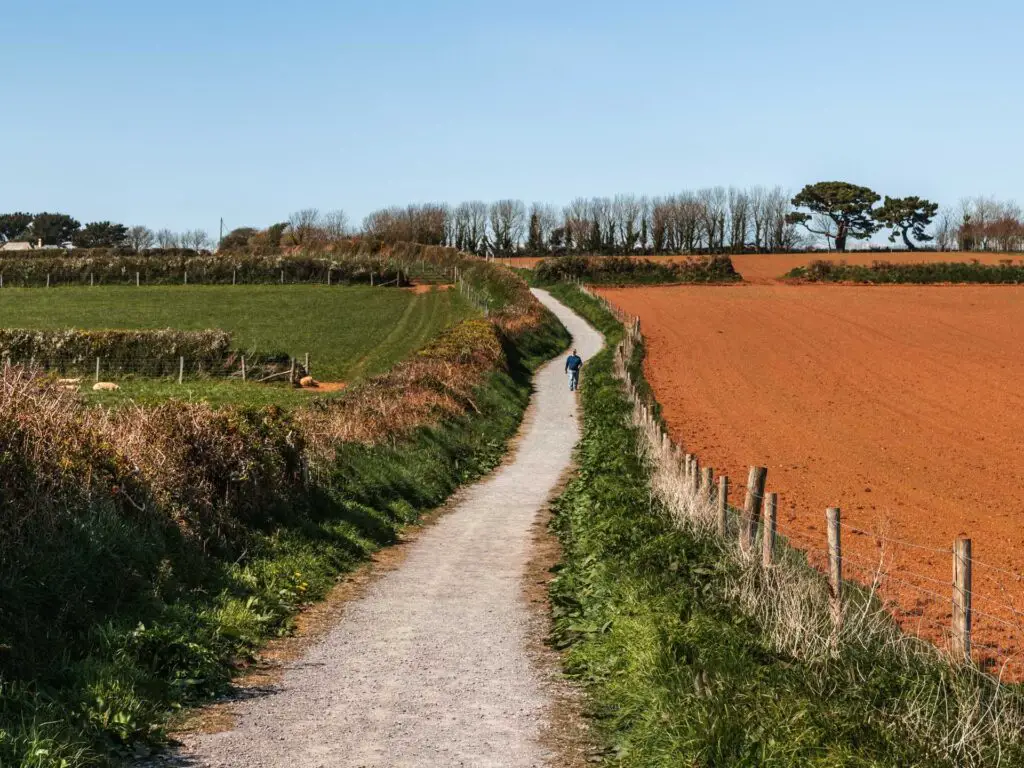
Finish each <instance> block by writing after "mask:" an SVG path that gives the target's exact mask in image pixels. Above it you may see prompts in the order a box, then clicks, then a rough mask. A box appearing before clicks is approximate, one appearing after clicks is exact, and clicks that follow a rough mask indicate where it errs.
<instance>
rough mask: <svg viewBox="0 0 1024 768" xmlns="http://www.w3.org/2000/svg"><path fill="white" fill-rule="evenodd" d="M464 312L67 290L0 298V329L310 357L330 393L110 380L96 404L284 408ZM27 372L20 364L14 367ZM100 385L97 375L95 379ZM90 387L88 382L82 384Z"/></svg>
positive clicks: (336, 291) (333, 296)
mask: <svg viewBox="0 0 1024 768" xmlns="http://www.w3.org/2000/svg"><path fill="white" fill-rule="evenodd" d="M470 312H471V308H470V306H469V304H468V303H467V302H466V301H464V300H463V299H462V297H461V296H460V295H459V293H458V292H457V291H445V290H440V289H434V288H427V287H424V286H420V287H418V288H416V289H398V288H369V287H365V286H351V287H348V286H345V287H342V286H335V287H330V288H329V287H327V286H323V285H307V284H297V285H238V286H232V285H194V286H143V287H135V286H96V287H88V286H69V287H59V288H3V289H2V290H0V327H5V328H39V329H56V328H69V327H72V328H82V329H110V328H116V329H136V328H176V329H182V330H201V329H206V328H219V329H222V330H225V331H229V332H230V333H231V334H232V346H233V347H234V348H236V349H238V350H241V351H243V352H245V353H246V354H253V355H255V354H277V353H284V354H287V355H291V356H294V357H296V358H297V359H298V360H299V361H300V362H302V361H303V360H304V356H305V354H306V353H307V352H308V353H309V355H310V370H311V371H312V374H313V376H314V378H316V379H317V380H318V381H321V382H323V383H329V384H332V385H333V386H328V387H324V389H322V390H309V391H296V390H292V389H290V388H287V387H284V386H273V385H269V384H258V383H254V382H248V383H245V384H243V383H242V382H241V381H234V380H223V379H194V380H186V381H185V382H184V383H183V384H182V385H178V383H177V382H176V381H172V380H168V379H144V378H133V377H129V378H127V379H122V378H117V377H115V378H114V379H113V380H114V381H115V382H117V383H118V384H119V386H120V387H121V389H120V390H119V391H118V392H117V393H116V394H109V393H105V394H93V393H92V392H91V391H89V388H88V387H87V386H83V388H82V389H83V391H89V395H90V397H96V398H97V399H99V400H103V401H104V402H116V401H118V400H122V399H126V398H132V399H136V400H139V401H143V402H146V401H156V400H161V399H164V398H166V397H170V396H175V397H186V398H193V399H206V400H209V401H210V402H213V403H221V402H235V401H243V402H247V403H250V404H253V405H261V404H265V403H271V402H273V403H280V404H290V403H293V402H300V401H305V400H308V398H309V396H310V394H311V393H317V392H323V391H325V390H327V391H334V392H336V391H339V389H340V386H341V383H342V382H344V383H350V382H353V381H355V380H358V379H360V378H364V377H366V376H372V375H375V374H378V373H381V372H383V371H385V370H387V369H388V368H390V367H391V366H392V365H393V364H394V363H396V362H398V361H399V360H401V359H402V358H404V357H406V356H408V355H409V354H410V353H412V352H413V351H415V350H416V349H418V348H420V347H422V346H423V345H425V344H426V343H427V342H429V341H430V340H431V339H433V338H434V337H435V336H436V335H437V334H439V333H440V332H441V331H442V330H444V329H445V328H447V327H450V326H451V325H454V324H455V323H456V322H458V321H459V320H461V319H463V318H465V317H467V316H468V315H469V314H470ZM14 362H24V361H14ZM101 378H102V375H101ZM86 383H87V384H91V383H92V378H91V377H90V378H88V379H87V380H86Z"/></svg>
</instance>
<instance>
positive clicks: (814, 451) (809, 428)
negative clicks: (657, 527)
mask: <svg viewBox="0 0 1024 768" xmlns="http://www.w3.org/2000/svg"><path fill="white" fill-rule="evenodd" d="M600 293H601V294H602V295H603V296H605V297H607V298H608V299H609V300H610V301H612V303H614V304H615V305H617V306H619V307H621V308H622V309H623V310H625V311H626V312H628V313H630V314H634V315H637V316H639V317H640V322H641V327H642V328H643V331H644V336H645V338H646V341H647V348H648V357H647V360H646V363H645V366H646V373H647V377H648V380H649V381H650V382H651V384H652V386H653V388H654V392H655V395H656V396H657V398H658V401H659V402H660V403H661V404H662V406H663V408H664V416H665V419H666V422H667V424H668V427H669V430H670V432H671V433H672V435H673V437H675V438H676V439H677V440H678V441H679V442H680V443H682V444H683V445H685V446H686V450H687V451H690V452H693V453H695V454H696V455H697V456H698V457H699V459H700V461H701V462H702V463H703V464H704V465H705V466H710V467H713V468H714V469H715V471H716V474H726V475H728V476H729V478H730V481H731V484H732V486H733V487H734V488H737V489H740V490H739V491H738V492H737V495H736V502H737V503H742V499H743V491H742V489H743V487H744V486H745V483H746V477H747V468H748V467H749V466H751V465H761V466H765V467H768V490H769V491H776V492H778V493H779V497H780V498H779V511H778V514H779V527H780V530H781V531H782V532H783V533H784V534H785V535H786V536H787V537H789V538H790V540H792V541H793V542H794V543H795V544H797V545H798V546H800V547H801V548H806V549H807V550H808V551H811V552H812V553H813V557H812V559H814V558H817V560H816V562H818V563H819V564H821V563H822V562H823V560H822V559H821V557H822V556H821V554H820V553H821V552H822V551H823V550H824V549H825V546H826V544H825V542H826V534H825V509H826V507H830V506H839V507H841V508H842V513H843V518H844V520H845V522H846V523H847V524H849V525H850V526H852V527H853V528H855V529H857V531H861V532H868V535H865V534H864V533H858V532H854V531H848V532H846V533H844V534H843V544H842V545H843V551H844V556H846V555H848V556H849V557H848V565H847V563H846V562H845V561H844V568H847V569H848V572H849V577H850V578H854V579H860V580H863V581H870V580H871V576H872V569H873V568H875V567H877V566H878V565H879V564H880V563H881V564H882V566H883V568H884V569H885V571H886V572H887V573H888V574H890V576H891V578H890V579H889V580H886V581H883V586H882V588H881V593H882V595H883V596H884V597H885V598H886V599H887V600H888V599H892V600H895V601H897V603H898V605H899V607H900V609H899V610H897V616H898V618H899V619H900V621H901V624H902V625H903V626H904V627H905V628H906V629H907V630H908V631H911V632H919V633H921V634H923V635H925V636H927V637H929V639H940V638H941V637H942V632H943V630H944V629H945V628H946V627H948V614H949V610H950V608H949V606H950V595H951V593H950V588H949V587H948V585H949V583H950V573H951V569H952V560H951V555H949V554H947V553H946V551H947V550H949V549H951V547H952V544H953V541H954V539H955V538H956V537H957V535H959V534H961V533H963V534H966V535H968V536H970V537H971V538H972V539H973V545H974V552H973V554H974V557H975V558H976V563H975V568H974V573H975V577H974V578H975V583H974V597H973V599H974V606H975V611H976V614H975V640H976V642H977V643H978V644H979V645H981V644H991V645H994V646H997V647H998V648H999V649H1001V650H1000V652H999V653H1000V654H1001V656H1000V657H1005V655H1006V654H1007V653H1010V652H1013V653H1017V652H1020V651H1022V650H1024V625H1022V624H1021V622H1020V614H1019V613H1018V612H1017V609H1019V607H1020V606H1024V580H1021V579H1019V578H1016V577H1014V576H1013V575H1012V574H1015V573H1021V572H1024V527H1022V525H1021V524H1022V522H1024V465H1022V463H1021V434H1022V433H1024V388H1022V386H1021V382H1022V381H1024V346H1022V345H1021V344H1020V343H1018V342H1016V341H1015V333H1016V332H1015V329H1017V328H1021V327H1022V326H1024V288H1020V287H1015V286H896V287H874V286H840V285H829V286H819V285H784V284H775V285H739V286H735V287H689V286H672V287H670V286H665V287H658V288H615V289H601V290H600ZM878 535H881V536H885V537H886V538H887V539H891V540H898V541H906V542H910V543H912V544H913V546H904V545H901V544H898V543H894V542H893V541H886V540H883V539H880V538H877V536H878ZM982 563H984V564H986V565H985V566H983V565H982ZM988 566H994V568H992V567H988ZM995 569H1001V570H995ZM936 595H938V596H937V597H936ZM1010 673H1011V674H1012V675H1013V676H1014V677H1015V678H1017V679H1021V678H1024V663H1022V662H1020V661H1019V660H1018V661H1017V662H1015V664H1014V668H1013V669H1012V670H1010Z"/></svg>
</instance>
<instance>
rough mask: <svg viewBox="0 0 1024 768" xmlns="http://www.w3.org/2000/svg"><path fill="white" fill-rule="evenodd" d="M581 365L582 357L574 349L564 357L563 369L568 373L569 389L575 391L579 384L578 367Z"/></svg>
mask: <svg viewBox="0 0 1024 768" xmlns="http://www.w3.org/2000/svg"><path fill="white" fill-rule="evenodd" d="M582 367H583V358H582V357H580V356H579V355H577V354H576V350H575V349H574V350H573V351H572V354H571V355H569V357H567V358H566V359H565V371H566V373H568V374H569V391H570V392H575V391H576V388H577V387H578V386H579V385H580V368H582Z"/></svg>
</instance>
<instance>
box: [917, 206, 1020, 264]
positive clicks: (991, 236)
mask: <svg viewBox="0 0 1024 768" xmlns="http://www.w3.org/2000/svg"><path fill="white" fill-rule="evenodd" d="M935 246H936V247H937V248H938V249H939V250H940V251H953V250H959V251H1022V250H1024V215H1022V211H1021V207H1020V206H1019V205H1018V204H1017V203H1015V202H1014V201H1012V200H1005V201H1003V200H996V199H994V198H991V197H975V198H964V199H963V200H961V201H960V202H959V203H958V204H957V205H956V206H955V207H953V208H946V209H944V210H943V211H941V212H940V213H939V217H938V219H936V221H935Z"/></svg>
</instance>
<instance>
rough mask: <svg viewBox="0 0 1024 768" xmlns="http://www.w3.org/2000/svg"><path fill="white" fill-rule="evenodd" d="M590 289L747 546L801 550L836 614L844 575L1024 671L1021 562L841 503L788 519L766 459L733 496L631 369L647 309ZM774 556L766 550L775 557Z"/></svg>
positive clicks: (902, 613) (900, 611) (925, 634)
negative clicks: (733, 501) (894, 527)
mask: <svg viewBox="0 0 1024 768" xmlns="http://www.w3.org/2000/svg"><path fill="white" fill-rule="evenodd" d="M581 290H583V291H584V292H585V293H587V294H588V295H590V296H591V297H593V298H595V299H596V300H598V301H600V302H601V303H602V304H603V306H604V307H605V308H606V309H608V310H609V311H610V312H612V313H613V314H614V315H615V316H616V317H617V318H618V319H619V320H620V322H622V323H623V325H624V326H625V328H626V338H625V340H624V342H623V344H622V345H621V346H620V348H619V349H618V350H617V351H616V355H617V362H616V366H617V370H618V371H619V373H620V375H621V377H622V378H624V380H625V381H626V384H627V389H628V391H629V392H630V394H631V397H632V398H633V399H634V402H636V403H637V408H638V411H639V413H640V420H641V421H642V422H644V423H645V424H646V426H647V427H648V428H649V429H650V430H651V431H652V432H653V433H655V434H657V435H659V437H657V438H656V439H655V442H661V443H663V452H666V455H670V456H676V457H677V460H678V461H679V462H680V464H681V472H682V474H683V476H684V478H685V480H684V482H685V483H687V484H690V483H692V488H693V489H694V490H697V489H698V488H704V489H705V491H706V493H707V494H708V495H709V497H715V496H717V497H718V498H719V502H718V503H719V506H720V507H721V508H722V510H723V511H722V513H721V514H722V516H723V521H722V523H721V524H720V525H719V530H720V532H722V533H723V534H725V532H726V531H731V532H735V533H736V534H737V535H738V538H739V542H738V543H739V546H740V547H741V548H744V547H746V548H749V549H754V548H756V546H757V544H758V542H760V543H761V545H762V546H766V545H764V542H765V541H766V540H769V541H771V542H772V543H771V545H770V548H771V549H772V551H773V552H774V551H775V547H776V543H775V542H776V541H780V542H781V544H782V545H784V546H786V547H787V548H791V549H792V551H795V552H799V553H800V556H801V557H803V558H805V559H806V562H807V563H808V564H809V565H810V566H812V567H813V568H815V569H816V570H818V571H819V572H820V573H822V574H823V575H824V576H825V577H826V579H827V580H828V581H829V589H830V594H831V596H832V599H833V600H834V601H836V602H837V605H836V606H834V609H835V612H836V615H841V613H842V610H843V607H842V604H841V603H842V599H843V598H842V596H843V594H844V589H843V585H844V583H848V584H849V585H850V586H851V587H856V588H863V589H866V590H868V591H869V593H870V594H871V595H872V597H873V599H876V600H878V602H879V604H880V605H882V606H883V607H884V608H885V610H886V611H888V613H889V614H890V615H891V616H892V618H893V620H894V621H896V623H897V624H898V625H899V627H900V628H901V629H902V630H903V631H904V632H907V633H909V634H912V635H914V636H916V637H919V638H921V639H922V640H926V641H928V642H930V643H933V644H935V645H937V646H938V647H939V648H941V649H943V650H945V651H946V652H947V653H948V654H949V657H950V659H951V660H952V661H953V662H954V663H960V662H969V663H972V664H974V665H976V666H977V667H978V668H980V669H982V670H984V671H987V672H991V673H993V674H995V675H998V676H999V677H1000V678H1001V679H1004V680H1011V681H1015V682H1017V681H1024V573H1022V572H1021V571H1018V570H1016V569H1014V568H1013V567H1012V563H1000V564H995V563H992V562H987V561H985V560H982V559H978V558H975V557H974V553H973V542H972V539H971V538H970V537H969V536H966V535H961V536H959V537H957V538H956V540H955V541H953V542H951V545H950V546H937V545H936V544H935V543H934V542H928V541H915V540H912V539H910V538H908V537H905V536H892V535H889V532H888V531H887V530H884V529H882V528H879V529H878V530H872V529H869V528H866V527H864V526H862V525H854V524H851V523H849V522H846V521H845V520H844V519H843V517H842V513H841V510H840V508H832V509H830V510H828V511H827V512H826V514H823V515H821V516H820V517H819V516H817V515H814V516H806V515H799V514H793V515H792V516H791V519H790V520H787V521H779V520H778V518H777V513H776V510H777V503H778V497H777V495H776V494H771V493H768V492H767V487H766V483H767V475H768V469H767V468H765V467H751V468H750V473H749V476H748V481H747V485H746V488H745V489H744V490H745V498H744V500H743V506H742V507H741V508H734V507H732V506H729V504H728V501H727V495H728V489H729V488H730V487H731V481H730V479H729V478H728V477H725V476H720V477H718V480H717V482H715V475H714V471H713V470H712V469H711V468H709V467H702V466H701V463H700V460H699V458H698V457H697V456H695V455H693V454H690V453H686V452H685V451H684V449H683V448H682V447H680V446H679V445H677V444H676V443H674V442H673V441H672V440H671V438H670V437H669V436H668V434H667V432H665V430H664V427H663V425H662V424H661V423H660V422H659V421H658V420H657V419H656V418H655V415H654V406H653V404H648V403H647V401H646V398H645V397H644V396H643V395H641V394H640V392H639V390H638V389H637V388H636V387H635V383H634V382H633V381H632V380H631V379H630V376H629V373H628V370H627V368H628V365H627V363H628V360H629V359H630V358H631V356H632V354H633V349H634V347H635V345H637V344H641V343H642V342H643V336H642V334H641V331H640V321H639V318H636V317H634V316H630V315H626V314H625V313H623V312H622V311H621V310H619V309H618V308H617V307H615V306H614V305H612V304H610V303H609V302H607V301H606V300H604V299H603V298H602V297H600V296H598V295H597V294H595V293H593V292H591V291H590V290H588V289H587V288H585V287H581ZM723 491H724V493H723ZM768 497H771V499H772V501H771V505H770V506H771V510H770V514H769V509H768V507H769V505H768V504H767V503H766V499H767V498H768ZM823 511H824V510H823ZM798 523H801V524H803V525H804V526H805V529H803V530H801V529H800V528H799V527H798ZM770 559H771V557H769V556H768V555H765V562H766V564H768V562H769V560H770Z"/></svg>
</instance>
